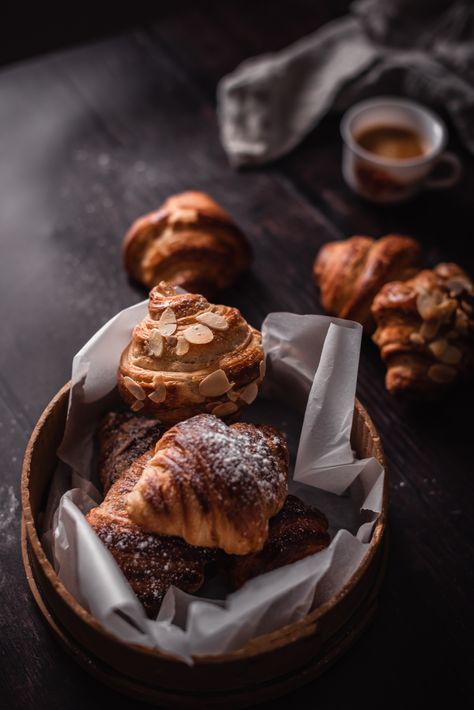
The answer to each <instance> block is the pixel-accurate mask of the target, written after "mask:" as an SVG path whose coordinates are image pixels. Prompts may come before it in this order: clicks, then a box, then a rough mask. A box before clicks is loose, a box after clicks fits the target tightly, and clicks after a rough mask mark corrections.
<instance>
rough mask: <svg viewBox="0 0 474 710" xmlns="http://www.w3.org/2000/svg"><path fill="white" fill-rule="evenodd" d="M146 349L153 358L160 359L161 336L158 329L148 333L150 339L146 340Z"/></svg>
mask: <svg viewBox="0 0 474 710" xmlns="http://www.w3.org/2000/svg"><path fill="white" fill-rule="evenodd" d="M148 349H149V350H150V353H151V354H152V355H153V356H154V357H161V356H162V355H163V336H162V335H161V333H160V331H159V330H158V328H153V330H152V331H151V332H150V337H149V338H148Z"/></svg>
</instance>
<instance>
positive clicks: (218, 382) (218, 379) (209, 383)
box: [199, 370, 232, 397]
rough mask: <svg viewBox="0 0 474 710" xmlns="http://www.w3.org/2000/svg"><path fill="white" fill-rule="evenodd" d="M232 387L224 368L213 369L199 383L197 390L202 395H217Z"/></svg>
mask: <svg viewBox="0 0 474 710" xmlns="http://www.w3.org/2000/svg"><path fill="white" fill-rule="evenodd" d="M231 388H232V385H231V383H230V382H229V380H228V379H227V375H226V374H225V372H224V370H215V371H214V372H211V374H210V375H208V376H207V377H205V378H204V379H203V380H201V382H200V383H199V392H200V394H202V396H203V397H219V396H220V395H221V394H225V392H228V391H229V390H230V389H231Z"/></svg>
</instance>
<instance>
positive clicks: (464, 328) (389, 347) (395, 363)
mask: <svg viewBox="0 0 474 710" xmlns="http://www.w3.org/2000/svg"><path fill="white" fill-rule="evenodd" d="M473 306H474V289H473V283H472V281H471V279H469V277H468V276H467V275H466V274H465V273H464V271H463V270H462V269H461V268H460V267H459V266H457V265H456V264H439V265H438V266H436V267H435V268H434V269H433V270H425V271H420V272H419V273H418V274H417V275H416V276H415V277H414V278H412V279H410V280H409V281H406V282H404V283H401V282H399V281H394V282H393V283H389V284H386V285H385V286H384V287H383V288H382V289H381V291H380V292H379V293H378V294H377V296H376V297H375V299H374V302H373V305H372V313H373V316H374V318H375V321H376V323H377V330H376V331H375V333H374V335H373V340H374V341H375V343H376V344H377V345H378V346H379V348H380V352H381V356H382V359H383V360H384V362H385V363H386V365H387V376H386V385H387V389H388V390H389V391H390V392H393V393H405V394H409V395H421V396H425V397H428V398H430V397H436V396H437V395H439V394H442V393H443V392H444V391H446V389H447V388H448V387H449V386H451V385H453V384H454V383H456V382H459V381H462V380H465V379H466V378H468V377H469V376H471V375H472V374H473V368H474V319H473Z"/></svg>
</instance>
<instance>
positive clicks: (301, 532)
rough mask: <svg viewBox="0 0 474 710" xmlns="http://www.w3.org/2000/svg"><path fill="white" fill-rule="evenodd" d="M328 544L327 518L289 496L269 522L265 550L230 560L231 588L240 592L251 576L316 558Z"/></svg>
mask: <svg viewBox="0 0 474 710" xmlns="http://www.w3.org/2000/svg"><path fill="white" fill-rule="evenodd" d="M329 541H330V538H329V533H328V521H327V519H326V516H325V515H323V513H321V512H320V511H319V510H317V508H314V507H312V506H309V505H306V504H305V503H303V501H301V500H300V499H299V498H297V497H296V496H288V497H287V499H286V501H285V504H284V506H283V508H282V509H281V510H280V512H279V513H278V514H277V515H276V516H275V517H274V518H272V519H271V520H270V525H269V532H268V540H267V542H266V543H265V546H264V547H263V549H262V550H261V551H260V552H254V553H252V554H250V555H242V556H232V557H231V558H230V560H229V563H228V574H229V578H230V583H231V586H232V588H233V589H239V587H241V586H242V585H243V584H245V582H247V581H248V580H249V579H252V577H256V576H257V575H259V574H264V573H265V572H270V571H271V570H273V569H277V568H278V567H283V566H284V565H288V564H291V563H292V562H297V561H298V560H302V559H303V558H304V557H308V555H314V554H315V553H316V552H320V550H324V548H326V547H327V546H328V545H329Z"/></svg>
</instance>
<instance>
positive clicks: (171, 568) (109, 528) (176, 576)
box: [86, 450, 216, 617]
mask: <svg viewBox="0 0 474 710" xmlns="http://www.w3.org/2000/svg"><path fill="white" fill-rule="evenodd" d="M152 453H153V451H152V450H151V451H148V452H147V453H145V454H142V456H140V457H139V458H137V459H135V461H134V462H133V463H132V464H131V465H130V466H129V467H128V468H127V469H125V471H123V473H122V476H121V477H120V478H118V479H117V480H116V481H115V483H114V484H113V485H112V486H111V487H110V490H109V491H108V493H107V495H106V496H105V498H104V500H103V502H102V503H101V504H100V505H99V506H97V507H96V508H92V510H90V511H89V512H88V513H87V515H86V519H87V521H88V523H89V525H91V527H92V528H93V529H94V531H95V533H96V534H97V535H98V536H99V538H100V539H101V540H102V542H103V544H104V545H105V546H106V547H107V548H108V550H109V551H110V552H111V553H112V555H113V557H114V559H115V561H116V562H117V564H118V566H119V567H120V569H121V570H122V572H123V574H124V575H125V577H126V579H127V580H128V582H129V584H130V586H131V587H132V589H133V591H134V592H135V594H136V595H137V597H138V598H139V600H140V601H141V602H142V604H143V606H144V607H145V610H146V612H147V614H148V615H149V616H151V617H153V616H156V614H157V613H158V610H159V608H160V605H161V602H162V600H163V597H164V595H165V594H166V592H167V590H168V588H169V587H170V586H171V585H172V584H174V585H175V586H176V587H179V589H182V590H183V591H186V592H195V591H197V590H198V589H199V588H200V587H201V586H202V584H203V582H204V572H205V567H206V565H207V564H208V563H210V562H211V561H213V560H214V559H215V556H216V551H215V550H211V549H208V548H207V549H200V548H196V547H191V546H190V545H187V544H186V543H185V542H184V540H181V539H179V538H177V537H161V536H159V535H152V534H149V533H146V532H144V531H143V530H142V529H141V528H140V527H138V525H135V524H134V523H133V522H131V520H130V518H129V517H128V514H127V509H126V500H127V496H128V495H129V494H130V492H131V490H132V489H133V487H134V486H135V484H136V483H137V481H138V480H139V478H140V476H141V475H142V473H143V469H144V466H145V465H146V464H147V463H148V461H149V460H150V458H151V456H152Z"/></svg>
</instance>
